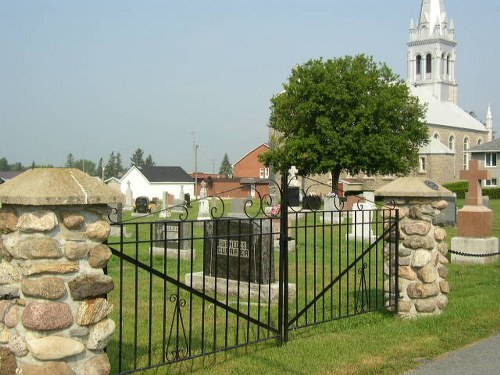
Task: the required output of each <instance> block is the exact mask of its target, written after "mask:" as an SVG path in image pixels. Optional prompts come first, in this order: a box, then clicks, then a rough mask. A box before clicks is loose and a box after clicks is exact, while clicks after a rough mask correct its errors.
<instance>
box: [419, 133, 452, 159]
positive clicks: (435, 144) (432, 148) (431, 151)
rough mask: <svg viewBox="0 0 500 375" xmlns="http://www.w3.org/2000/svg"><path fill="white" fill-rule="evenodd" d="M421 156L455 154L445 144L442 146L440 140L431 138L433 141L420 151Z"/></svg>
mask: <svg viewBox="0 0 500 375" xmlns="http://www.w3.org/2000/svg"><path fill="white" fill-rule="evenodd" d="M418 153H419V154H420V155H424V154H425V155H454V154H455V152H454V151H453V150H451V149H449V148H448V147H446V146H445V145H444V144H442V143H441V142H440V141H439V140H438V139H436V138H434V137H431V141H430V142H429V143H428V144H427V145H425V146H423V147H421V148H420V150H418Z"/></svg>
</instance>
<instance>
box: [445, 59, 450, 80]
mask: <svg viewBox="0 0 500 375" xmlns="http://www.w3.org/2000/svg"><path fill="white" fill-rule="evenodd" d="M446 74H447V75H450V55H448V56H447V57H446Z"/></svg>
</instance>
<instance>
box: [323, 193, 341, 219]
mask: <svg viewBox="0 0 500 375" xmlns="http://www.w3.org/2000/svg"><path fill="white" fill-rule="evenodd" d="M323 209H324V211H325V212H324V213H323V220H324V223H325V224H339V223H340V221H341V219H340V218H341V215H340V214H341V210H342V203H341V202H340V198H339V196H338V195H337V194H335V193H333V192H332V193H330V194H328V195H326V196H325V199H324V205H323Z"/></svg>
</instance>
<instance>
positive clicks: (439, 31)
mask: <svg viewBox="0 0 500 375" xmlns="http://www.w3.org/2000/svg"><path fill="white" fill-rule="evenodd" d="M456 44H457V43H456V41H455V27H454V25H453V20H451V21H448V17H447V15H446V11H445V9H444V0H422V6H421V10H420V18H419V20H418V23H417V24H416V25H415V22H414V21H413V19H412V20H411V24H410V41H409V42H408V81H409V83H410V84H411V85H415V86H423V87H425V88H426V89H428V90H429V91H430V92H431V93H432V95H433V96H435V97H436V98H437V99H439V100H441V101H451V102H454V103H455V104H456V103H457V102H458V92H457V82H456V79H455V59H456Z"/></svg>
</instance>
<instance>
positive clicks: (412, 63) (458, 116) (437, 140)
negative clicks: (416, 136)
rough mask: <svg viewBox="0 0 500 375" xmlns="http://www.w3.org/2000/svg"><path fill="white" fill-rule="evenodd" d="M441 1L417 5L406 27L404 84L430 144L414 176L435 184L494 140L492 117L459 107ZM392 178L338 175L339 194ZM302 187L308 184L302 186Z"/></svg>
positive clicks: (449, 28) (451, 33)
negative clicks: (422, 114)
mask: <svg viewBox="0 0 500 375" xmlns="http://www.w3.org/2000/svg"><path fill="white" fill-rule="evenodd" d="M444 3H445V2H444V0H422V3H421V9H420V16H419V18H418V21H417V22H415V21H414V20H411V22H410V38H409V41H408V58H407V63H408V77H407V82H408V85H409V87H410V92H411V94H412V95H414V96H416V97H418V98H419V99H420V101H421V102H422V103H425V104H426V105H427V113H426V118H425V122H426V123H427V126H428V129H429V137H430V139H429V143H428V144H427V145H426V146H424V147H422V148H421V149H420V150H419V166H418V168H417V169H416V170H415V171H414V172H413V175H415V176H420V177H425V178H427V179H429V180H432V181H435V182H437V183H439V184H444V183H447V182H454V181H458V180H459V175H460V171H461V170H463V169H467V168H468V162H469V159H470V157H471V156H470V155H471V154H470V152H468V150H469V149H470V148H472V147H475V146H477V145H480V144H482V143H485V142H489V141H491V140H492V139H493V117H492V115H491V109H490V108H489V107H487V106H486V105H485V108H487V113H486V122H485V124H483V123H481V122H480V121H478V120H477V119H476V118H475V117H473V116H472V115H471V114H469V113H468V112H466V111H465V110H463V109H462V108H460V106H459V105H458V83H457V79H456V62H457V53H456V46H457V41H456V40H455V25H454V22H453V20H452V19H449V18H448V15H447V13H446V10H445V4H444ZM394 178H395V176H368V175H357V176H350V175H343V176H341V179H342V181H343V182H344V184H343V186H344V190H345V191H346V192H347V191H366V190H375V189H377V188H379V187H380V186H382V185H385V184H386V183H388V182H390V181H391V180H393V179H394ZM306 185H307V184H306Z"/></svg>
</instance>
